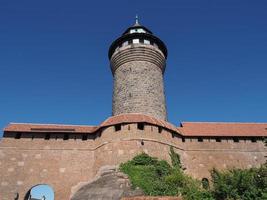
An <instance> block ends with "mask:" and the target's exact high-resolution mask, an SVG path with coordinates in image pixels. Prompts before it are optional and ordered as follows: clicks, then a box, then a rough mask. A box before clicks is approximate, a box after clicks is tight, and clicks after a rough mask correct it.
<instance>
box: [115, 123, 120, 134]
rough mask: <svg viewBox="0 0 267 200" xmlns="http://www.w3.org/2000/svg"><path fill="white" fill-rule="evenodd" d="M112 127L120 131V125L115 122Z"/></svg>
mask: <svg viewBox="0 0 267 200" xmlns="http://www.w3.org/2000/svg"><path fill="white" fill-rule="evenodd" d="M114 128H115V131H116V132H117V131H120V130H121V125H120V124H116V125H115V126H114Z"/></svg>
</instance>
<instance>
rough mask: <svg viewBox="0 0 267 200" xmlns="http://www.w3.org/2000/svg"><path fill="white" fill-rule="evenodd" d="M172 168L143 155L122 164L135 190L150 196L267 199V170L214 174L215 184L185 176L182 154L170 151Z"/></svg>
mask: <svg viewBox="0 0 267 200" xmlns="http://www.w3.org/2000/svg"><path fill="white" fill-rule="evenodd" d="M170 157H171V160H172V162H171V163H172V165H170V164H169V163H168V162H166V161H165V160H158V159H157V158H154V157H150V156H149V155H147V154H146V153H141V154H139V155H137V156H136V157H134V158H133V159H132V160H130V161H128V162H126V163H122V164H121V165H120V170H121V171H122V172H124V173H125V174H127V175H128V176H129V178H130V180H131V183H132V186H133V187H134V188H136V187H139V188H141V189H142V190H143V192H144V193H145V194H146V195H148V196H182V198H183V199H184V200H267V167H266V165H263V166H261V167H260V168H251V169H245V170H242V169H232V170H227V171H223V172H220V171H218V170H216V169H213V170H212V171H211V177H212V180H211V181H212V184H211V186H210V184H209V182H208V180H207V179H203V180H202V181H199V180H196V179H193V178H192V177H190V176H188V175H186V174H185V173H184V172H183V170H182V169H181V168H182V165H181V162H180V156H179V154H177V153H175V151H174V149H173V148H171V149H170Z"/></svg>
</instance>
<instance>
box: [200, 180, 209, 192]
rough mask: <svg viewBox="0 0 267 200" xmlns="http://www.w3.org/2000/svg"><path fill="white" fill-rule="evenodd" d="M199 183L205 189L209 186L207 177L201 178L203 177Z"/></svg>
mask: <svg viewBox="0 0 267 200" xmlns="http://www.w3.org/2000/svg"><path fill="white" fill-rule="evenodd" d="M201 184H202V187H203V188H204V189H206V190H207V189H209V188H210V183H209V179H207V178H203V179H202V180H201Z"/></svg>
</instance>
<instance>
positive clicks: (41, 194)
mask: <svg viewBox="0 0 267 200" xmlns="http://www.w3.org/2000/svg"><path fill="white" fill-rule="evenodd" d="M24 200H54V190H53V188H52V187H51V186H49V185H47V184H38V185H35V186H33V187H32V188H31V189H30V190H29V191H28V192H27V193H26V195H25V197H24Z"/></svg>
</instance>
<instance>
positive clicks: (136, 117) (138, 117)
mask: <svg viewBox="0 0 267 200" xmlns="http://www.w3.org/2000/svg"><path fill="white" fill-rule="evenodd" d="M136 122H145V123H148V124H152V125H157V126H161V127H163V128H166V129H169V130H172V131H175V132H177V128H176V127H175V126H174V125H172V124H170V123H169V122H166V121H164V120H159V119H156V118H154V117H151V116H148V115H143V114H137V113H136V114H135V113H131V114H121V115H116V116H112V117H109V118H108V119H107V120H105V121H104V122H103V123H101V124H100V126H101V127H105V126H111V125H115V124H121V123H136Z"/></svg>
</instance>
